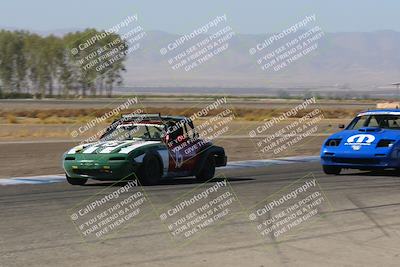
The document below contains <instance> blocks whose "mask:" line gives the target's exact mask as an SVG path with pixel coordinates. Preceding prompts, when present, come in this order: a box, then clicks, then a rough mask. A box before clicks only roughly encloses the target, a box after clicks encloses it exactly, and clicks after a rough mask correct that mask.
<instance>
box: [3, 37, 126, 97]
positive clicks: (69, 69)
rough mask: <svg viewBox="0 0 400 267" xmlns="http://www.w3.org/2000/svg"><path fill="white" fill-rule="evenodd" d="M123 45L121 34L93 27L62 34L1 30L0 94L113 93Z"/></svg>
mask: <svg viewBox="0 0 400 267" xmlns="http://www.w3.org/2000/svg"><path fill="white" fill-rule="evenodd" d="M95 37H96V38H95ZM117 47H118V49H117ZM126 51H128V45H127V44H126V42H125V41H124V40H122V39H121V38H120V36H119V35H117V34H115V33H105V32H103V31H97V30H95V29H87V30H85V31H81V32H74V33H68V34H66V35H64V36H62V37H58V36H54V35H49V36H41V35H38V34H35V33H31V32H28V31H7V30H0V94H1V93H8V94H16V95H17V94H31V95H35V96H37V97H42V98H43V97H46V96H49V97H52V96H56V95H60V96H66V97H68V96H87V95H93V96H95V95H107V96H111V95H112V91H113V87H114V86H115V85H120V84H121V83H122V71H125V67H124V60H125V59H126V54H127V53H126ZM110 62H111V63H110Z"/></svg>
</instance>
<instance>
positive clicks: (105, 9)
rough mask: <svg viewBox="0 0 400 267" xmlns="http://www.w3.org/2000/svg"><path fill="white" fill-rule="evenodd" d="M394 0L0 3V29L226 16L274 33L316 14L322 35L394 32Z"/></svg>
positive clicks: (173, 25) (182, 29)
mask: <svg viewBox="0 0 400 267" xmlns="http://www.w3.org/2000/svg"><path fill="white" fill-rule="evenodd" d="M399 11H400V1H399V0H329V1H328V0H274V1H270V0H254V1H252V0H250V1H243V0H242V1H238V0H201V1H192V0H186V1H184V0H169V1H168V0H160V1H154V0H153V1H152V0H141V1H134V0H131V1H129V0H112V1H106V0H68V1H67V0H62V1H60V0H2V1H1V2H0V28H11V29H15V28H17V29H26V30H33V31H52V30H59V29H84V28H87V27H94V28H97V29H107V28H110V27H111V26H113V25H115V24H117V23H118V22H120V21H121V20H123V19H124V18H125V17H127V16H129V15H135V14H137V15H138V18H139V23H140V25H141V26H142V27H143V28H144V29H145V30H147V31H150V30H160V31H165V32H169V33H178V34H182V33H188V32H191V31H192V30H193V29H195V28H196V27H199V26H201V25H204V24H205V23H207V22H208V21H210V20H211V19H213V18H215V17H216V16H220V15H223V14H226V15H227V18H228V23H229V25H230V26H231V27H232V28H233V29H234V30H235V32H237V33H244V34H260V33H268V32H278V31H281V30H282V29H284V28H285V27H288V26H290V25H292V24H294V23H296V22H298V21H299V20H301V19H303V18H304V17H305V16H308V15H312V14H316V17H317V24H318V25H319V26H321V27H322V28H323V29H324V31H326V32H370V31H378V30H395V31H400V19H399Z"/></svg>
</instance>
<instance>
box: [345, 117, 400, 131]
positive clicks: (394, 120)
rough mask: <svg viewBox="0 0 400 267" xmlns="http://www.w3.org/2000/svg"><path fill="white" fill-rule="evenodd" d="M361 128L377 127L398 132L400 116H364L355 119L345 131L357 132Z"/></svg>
mask: <svg viewBox="0 0 400 267" xmlns="http://www.w3.org/2000/svg"><path fill="white" fill-rule="evenodd" d="M362 127H379V128H383V129H392V130H400V115H387V114H385V115H364V116H358V117H356V118H355V119H354V120H353V121H352V122H351V123H350V124H349V126H348V127H347V130H358V129H360V128H362Z"/></svg>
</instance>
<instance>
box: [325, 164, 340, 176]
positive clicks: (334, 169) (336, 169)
mask: <svg viewBox="0 0 400 267" xmlns="http://www.w3.org/2000/svg"><path fill="white" fill-rule="evenodd" d="M322 169H323V171H324V173H325V174H330V175H332V174H333V175H338V174H340V172H341V171H342V168H340V167H336V166H327V165H323V166H322Z"/></svg>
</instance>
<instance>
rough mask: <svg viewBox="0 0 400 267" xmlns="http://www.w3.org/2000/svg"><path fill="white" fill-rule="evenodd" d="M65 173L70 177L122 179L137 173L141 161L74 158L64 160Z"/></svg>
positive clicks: (105, 179)
mask: <svg viewBox="0 0 400 267" xmlns="http://www.w3.org/2000/svg"><path fill="white" fill-rule="evenodd" d="M63 166H64V170H65V173H66V174H67V175H68V176H69V177H70V178H81V179H82V178H83V179H95V180H104V181H107V180H117V181H119V180H122V179H126V178H131V176H133V175H134V174H137V172H138V170H139V167H140V163H136V162H131V161H128V160H121V161H115V162H101V161H91V162H88V161H87V160H73V161H66V160H64V162H63Z"/></svg>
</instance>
